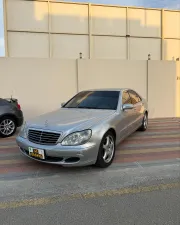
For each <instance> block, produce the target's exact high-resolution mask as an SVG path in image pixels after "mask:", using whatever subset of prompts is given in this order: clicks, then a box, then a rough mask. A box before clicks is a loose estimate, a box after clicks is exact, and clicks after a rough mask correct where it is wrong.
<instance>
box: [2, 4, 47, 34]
mask: <svg viewBox="0 0 180 225" xmlns="http://www.w3.org/2000/svg"><path fill="white" fill-rule="evenodd" d="M6 5H7V28H8V29H9V30H15V31H41V32H48V3H47V2H37V1H21V0H8V1H7V4H6Z"/></svg>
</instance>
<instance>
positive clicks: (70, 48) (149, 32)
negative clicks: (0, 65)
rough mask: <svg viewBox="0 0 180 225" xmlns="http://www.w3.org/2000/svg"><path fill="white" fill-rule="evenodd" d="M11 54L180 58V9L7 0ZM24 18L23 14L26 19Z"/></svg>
mask: <svg viewBox="0 0 180 225" xmlns="http://www.w3.org/2000/svg"><path fill="white" fill-rule="evenodd" d="M3 2H4V4H3V5H4V28H5V43H6V56H7V57H23V58H24V57H34V58H59V59H64V58H67V59H77V58H79V53H80V52H81V53H82V54H83V58H86V59H87V58H94V59H97V58H103V59H104V58H106V59H107V58H108V59H111V58H114V59H124V60H126V59H130V60H147V59H148V54H151V59H152V60H172V59H173V58H174V59H176V58H180V11H175V10H174V11H173V10H166V9H150V8H136V7H121V6H112V5H98V4H91V3H75V2H64V1H62V2H60V1H56V0H28V1H27V0H3ZM22 18H23V19H22Z"/></svg>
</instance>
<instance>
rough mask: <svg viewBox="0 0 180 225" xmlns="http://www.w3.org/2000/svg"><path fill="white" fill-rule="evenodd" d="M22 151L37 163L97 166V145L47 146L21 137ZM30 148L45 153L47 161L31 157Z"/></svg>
mask: <svg viewBox="0 0 180 225" xmlns="http://www.w3.org/2000/svg"><path fill="white" fill-rule="evenodd" d="M16 143H17V145H18V146H19V148H20V151H21V152H22V153H23V154H24V155H26V156H28V157H29V158H32V159H34V160H36V161H41V162H45V163H50V164H58V165H62V166H87V165H92V164H95V162H96V159H97V154H98V147H97V145H96V144H95V143H86V144H85V145H81V146H62V145H61V144H57V145H53V146H46V145H38V144H35V143H32V142H30V141H29V140H28V139H24V138H22V137H20V136H18V137H17V138H16ZM29 147H32V148H36V149H42V150H44V151H45V156H46V157H45V159H36V158H34V157H31V156H29V150H28V149H29Z"/></svg>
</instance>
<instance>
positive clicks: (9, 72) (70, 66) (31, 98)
mask: <svg viewBox="0 0 180 225" xmlns="http://www.w3.org/2000/svg"><path fill="white" fill-rule="evenodd" d="M0 68H1V74H0V77H1V83H0V89H1V96H2V97H6V98H7V97H10V96H11V95H12V94H13V96H14V97H17V98H18V99H19V103H20V104H21V106H22V110H23V112H24V115H25V119H29V118H31V117H34V116H37V115H40V114H42V113H46V112H50V111H52V110H54V109H57V108H59V107H60V106H61V103H62V102H64V101H66V100H67V99H69V98H70V97H72V96H73V95H74V94H76V92H77V81H76V77H77V74H76V61H75V60H59V59H58V60H55V59H53V60H50V59H38V60H37V59H17V58H16V59H15V58H0ZM9 81H11V82H9ZM7 83H8V88H7Z"/></svg>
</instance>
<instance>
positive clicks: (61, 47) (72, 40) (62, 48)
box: [51, 34, 89, 59]
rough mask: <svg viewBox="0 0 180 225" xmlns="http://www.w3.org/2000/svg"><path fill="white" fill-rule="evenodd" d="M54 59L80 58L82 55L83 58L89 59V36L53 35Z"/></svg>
mask: <svg viewBox="0 0 180 225" xmlns="http://www.w3.org/2000/svg"><path fill="white" fill-rule="evenodd" d="M51 40H52V47H53V48H52V57H54V58H65V59H66V58H69V59H72V58H73V59H77V58H79V53H80V52H81V53H82V56H83V58H88V56H89V48H88V36H87V35H68V34H67V35H63V34H52V35H51Z"/></svg>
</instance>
